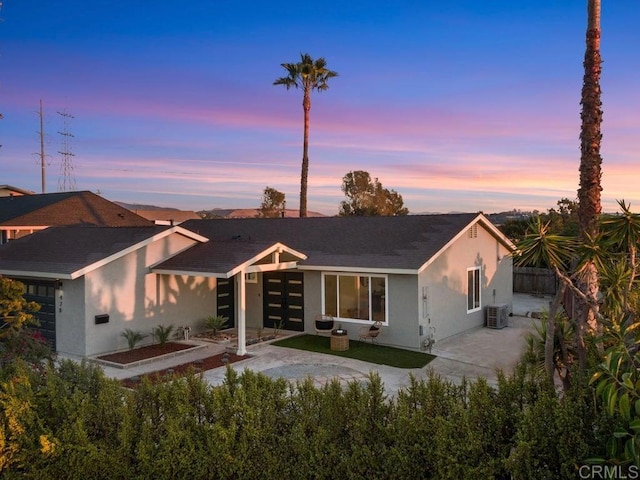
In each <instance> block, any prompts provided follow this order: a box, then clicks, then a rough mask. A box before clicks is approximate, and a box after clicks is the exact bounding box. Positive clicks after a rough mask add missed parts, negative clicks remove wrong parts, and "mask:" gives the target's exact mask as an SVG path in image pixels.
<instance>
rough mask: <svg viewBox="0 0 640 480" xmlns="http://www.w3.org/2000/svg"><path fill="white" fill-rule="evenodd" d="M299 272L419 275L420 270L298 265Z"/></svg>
mask: <svg viewBox="0 0 640 480" xmlns="http://www.w3.org/2000/svg"><path fill="white" fill-rule="evenodd" d="M298 270H309V271H321V272H350V273H380V274H383V275H386V274H394V275H417V274H418V270H415V269H410V268H370V267H366V268H365V267H338V266H335V265H323V266H316V265H298Z"/></svg>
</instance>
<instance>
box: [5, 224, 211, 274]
mask: <svg viewBox="0 0 640 480" xmlns="http://www.w3.org/2000/svg"><path fill="white" fill-rule="evenodd" d="M172 233H178V234H181V235H184V236H186V237H188V238H191V239H193V240H196V241H198V242H206V241H207V239H206V238H204V237H201V236H199V235H197V234H195V233H193V232H191V231H189V230H185V229H183V228H182V227H178V226H174V227H169V226H146V227H82V226H69V227H50V228H47V229H46V230H42V231H41V232H38V233H35V234H33V235H28V236H25V237H23V238H20V239H17V240H12V241H11V242H9V243H7V244H4V245H0V274H4V275H28V276H35V277H40V278H69V279H74V278H78V277H80V276H82V275H84V274H86V273H88V272H90V271H93V270H95V269H96V268H99V267H100V266H102V265H105V264H107V263H110V262H112V261H114V260H116V259H117V258H120V257H123V256H124V255H126V254H128V253H130V252H131V251H134V250H137V249H139V248H142V247H143V246H145V245H148V244H150V243H152V242H154V241H156V240H158V239H160V238H163V237H165V236H168V235H170V234H172Z"/></svg>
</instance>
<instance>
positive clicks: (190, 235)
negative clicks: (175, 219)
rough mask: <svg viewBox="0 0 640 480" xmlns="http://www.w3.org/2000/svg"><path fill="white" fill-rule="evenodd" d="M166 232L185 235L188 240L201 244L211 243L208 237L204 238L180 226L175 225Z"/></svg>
mask: <svg viewBox="0 0 640 480" xmlns="http://www.w3.org/2000/svg"><path fill="white" fill-rule="evenodd" d="M166 232H170V233H174V232H175V233H179V234H181V235H184V236H185V237H187V238H190V239H192V240H195V241H196V242H200V243H207V242H208V241H209V239H208V238H207V237H203V236H202V235H200V234H198V233H195V232H192V231H191V230H187V229H186V228H184V227H181V226H179V225H175V226H173V227H172V228H170V229H168V230H166ZM163 233H164V232H163Z"/></svg>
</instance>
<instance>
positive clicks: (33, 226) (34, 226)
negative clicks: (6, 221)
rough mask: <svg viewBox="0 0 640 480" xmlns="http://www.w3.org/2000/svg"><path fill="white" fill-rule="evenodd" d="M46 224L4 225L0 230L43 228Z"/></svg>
mask: <svg viewBox="0 0 640 480" xmlns="http://www.w3.org/2000/svg"><path fill="white" fill-rule="evenodd" d="M45 228H49V227H48V226H47V225H4V226H2V227H0V230H44V229H45Z"/></svg>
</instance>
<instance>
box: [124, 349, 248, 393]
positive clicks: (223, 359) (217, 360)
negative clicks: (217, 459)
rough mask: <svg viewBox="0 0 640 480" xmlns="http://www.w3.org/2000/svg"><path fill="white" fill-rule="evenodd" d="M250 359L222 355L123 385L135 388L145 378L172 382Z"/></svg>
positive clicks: (126, 382) (226, 354)
mask: <svg viewBox="0 0 640 480" xmlns="http://www.w3.org/2000/svg"><path fill="white" fill-rule="evenodd" d="M246 358H250V356H249V355H236V354H234V353H220V354H218V355H213V356H211V357H206V358H202V359H200V360H195V361H193V362H188V363H183V364H181V365H176V366H174V367H171V368H165V369H163V370H158V371H156V372H151V373H146V374H144V375H140V376H138V377H132V378H125V379H123V380H121V383H122V385H124V386H125V387H127V388H135V387H136V386H137V385H139V384H140V382H141V381H142V379H143V378H149V379H150V380H151V382H153V383H160V382H164V381H167V380H172V379H174V378H176V377H179V376H183V375H185V374H187V373H189V372H194V373H198V372H204V371H206V370H211V369H213V368H219V367H223V366H225V365H227V364H230V363H235V362H239V361H240V360H244V359H246Z"/></svg>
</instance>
